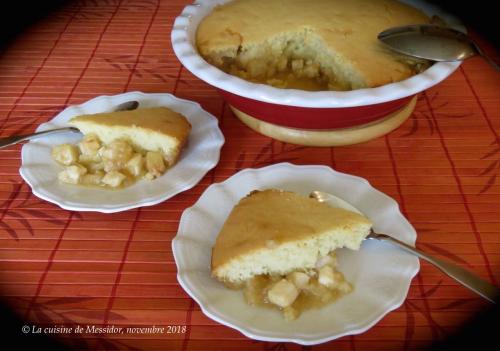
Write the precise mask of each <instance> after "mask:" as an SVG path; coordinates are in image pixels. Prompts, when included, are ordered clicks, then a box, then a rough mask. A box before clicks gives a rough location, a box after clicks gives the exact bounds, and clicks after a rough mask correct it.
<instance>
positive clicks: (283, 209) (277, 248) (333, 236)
mask: <svg viewBox="0 0 500 351" xmlns="http://www.w3.org/2000/svg"><path fill="white" fill-rule="evenodd" d="M371 226H372V223H371V222H370V220H369V219H367V218H366V217H364V216H362V215H360V214H358V213H354V212H350V211H347V210H344V209H340V208H334V207H331V206H329V205H327V204H325V203H320V202H318V201H317V200H315V199H310V198H307V197H304V196H301V195H298V194H296V193H293V192H289V191H282V190H276V189H269V190H264V191H254V192H252V193H250V194H249V195H248V196H246V197H245V198H243V199H242V200H240V202H239V203H238V204H237V205H236V206H235V207H234V209H233V210H232V212H231V213H230V215H229V217H228V218H227V220H226V222H225V223H224V225H223V227H222V230H221V231H220V233H219V236H218V237H217V240H216V243H215V246H214V248H213V250H212V267H211V268H212V274H213V276H215V277H216V278H217V279H219V280H220V281H222V282H225V283H228V284H229V285H231V284H234V285H238V284H239V285H241V284H242V283H245V282H247V281H249V280H251V279H252V278H254V277H256V276H262V275H269V276H285V275H287V274H291V273H294V272H307V271H309V270H313V269H314V268H318V267H319V265H322V263H321V261H322V260H325V258H328V255H329V253H331V252H332V251H333V250H335V249H338V248H342V247H346V248H349V249H353V250H358V249H359V247H360V245H361V242H362V241H363V239H364V238H365V237H366V236H367V235H368V234H369V233H370V229H371ZM327 273H328V272H327ZM325 277H326V276H325ZM320 278H321V276H320ZM326 278H328V277H326Z"/></svg>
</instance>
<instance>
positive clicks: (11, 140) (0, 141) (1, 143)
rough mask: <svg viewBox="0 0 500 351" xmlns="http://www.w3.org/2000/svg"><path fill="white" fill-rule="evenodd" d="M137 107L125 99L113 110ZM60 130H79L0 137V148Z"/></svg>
mask: <svg viewBox="0 0 500 351" xmlns="http://www.w3.org/2000/svg"><path fill="white" fill-rule="evenodd" d="M137 107H139V102H137V101H127V102H124V103H121V104H119V105H117V106H116V107H115V108H114V109H113V111H114V112H118V111H130V110H135V109H136V108H137ZM62 132H80V131H79V130H78V128H75V127H62V128H56V129H49V130H44V131H42V132H36V133H32V134H26V135H11V136H8V137H5V138H0V149H2V148H4V147H7V146H10V145H14V144H17V143H20V142H21V141H24V140H28V139H34V138H39V137H41V136H47V135H51V134H56V133H62Z"/></svg>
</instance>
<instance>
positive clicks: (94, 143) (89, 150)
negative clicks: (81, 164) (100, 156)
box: [78, 134, 101, 156]
mask: <svg viewBox="0 0 500 351" xmlns="http://www.w3.org/2000/svg"><path fill="white" fill-rule="evenodd" d="M78 147H79V148H80V152H81V153H82V155H85V156H96V155H97V152H98V151H99V149H100V148H101V142H100V141H99V138H98V137H97V135H95V134H87V135H85V136H84V137H83V139H82V141H80V142H79V143H78Z"/></svg>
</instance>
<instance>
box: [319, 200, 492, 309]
mask: <svg viewBox="0 0 500 351" xmlns="http://www.w3.org/2000/svg"><path fill="white" fill-rule="evenodd" d="M309 197H311V198H314V199H316V200H318V201H319V202H328V203H329V204H330V205H332V206H335V207H341V208H344V209H346V210H349V211H353V212H358V213H360V212H359V210H358V209H356V208H355V207H354V206H352V205H351V204H349V203H348V202H346V201H344V200H342V199H340V198H338V197H336V196H334V195H332V194H328V193H325V192H322V191H313V192H312V193H311V194H309ZM366 238H367V239H376V240H382V241H386V242H389V243H391V244H393V245H396V246H397V247H399V248H400V249H403V250H404V251H406V252H409V253H411V254H413V255H416V256H418V257H420V258H421V259H423V260H426V261H427V262H429V263H430V264H432V265H434V266H435V267H437V268H439V269H440V270H441V271H442V272H443V273H445V274H447V275H448V276H449V277H451V278H453V279H455V280H456V281H457V282H459V283H460V284H462V285H463V286H465V287H467V288H469V289H470V290H472V291H474V292H475V293H476V294H479V295H480V296H481V297H483V298H485V299H486V300H488V301H490V302H493V303H499V302H500V290H499V289H498V288H497V287H495V286H494V285H492V284H490V283H489V282H487V281H485V280H483V279H481V278H479V277H478V276H477V275H475V274H474V273H471V272H469V271H467V270H465V269H463V268H461V267H460V266H457V265H456V264H454V263H451V262H447V261H444V260H441V259H439V258H436V257H433V256H431V255H429V254H427V253H425V252H422V251H420V250H418V249H416V248H414V247H412V246H410V245H408V244H405V243H404V242H402V241H399V240H398V239H395V238H393V237H392V236H390V235H387V234H379V233H375V232H374V231H373V230H372V231H371V233H370V234H369V235H368V236H367V237H366Z"/></svg>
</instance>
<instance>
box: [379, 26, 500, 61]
mask: <svg viewBox="0 0 500 351" xmlns="http://www.w3.org/2000/svg"><path fill="white" fill-rule="evenodd" d="M378 39H379V40H380V41H382V43H384V44H385V45H387V46H388V47H389V48H391V49H392V50H394V51H397V52H399V53H402V54H405V55H409V56H414V57H418V58H423V59H428V60H432V61H462V60H465V59H467V58H469V57H471V56H475V55H481V56H482V57H483V58H484V59H485V60H486V61H487V62H488V63H489V64H490V65H491V66H492V67H494V68H495V69H496V70H497V71H498V70H500V67H499V65H498V64H497V63H496V62H495V61H493V60H492V59H491V58H490V57H488V56H487V55H486V54H485V53H484V51H482V50H481V48H479V46H478V45H477V44H476V43H475V42H474V41H473V40H472V39H471V38H470V37H469V36H467V35H466V34H464V33H462V32H459V31H458V30H455V29H452V28H449V27H443V26H438V25H434V24H414V25H408V26H401V27H393V28H389V29H387V30H384V31H383V32H381V33H379V35H378Z"/></svg>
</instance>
